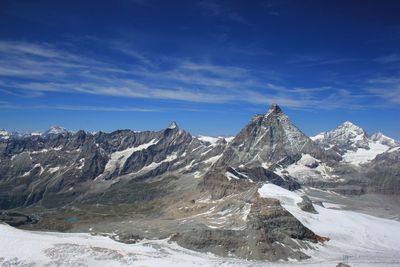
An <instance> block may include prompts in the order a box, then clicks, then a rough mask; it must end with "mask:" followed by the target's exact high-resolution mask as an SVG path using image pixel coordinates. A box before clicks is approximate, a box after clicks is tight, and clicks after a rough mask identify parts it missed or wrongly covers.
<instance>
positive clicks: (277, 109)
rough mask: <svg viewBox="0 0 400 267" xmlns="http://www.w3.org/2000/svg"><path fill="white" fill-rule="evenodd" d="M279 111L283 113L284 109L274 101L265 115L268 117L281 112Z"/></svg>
mask: <svg viewBox="0 0 400 267" xmlns="http://www.w3.org/2000/svg"><path fill="white" fill-rule="evenodd" d="M279 113H283V112H282V109H281V108H280V107H279V106H278V104H276V103H272V104H271V107H270V108H269V110H268V112H267V114H265V117H267V116H268V115H270V114H279Z"/></svg>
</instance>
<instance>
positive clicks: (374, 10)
mask: <svg viewBox="0 0 400 267" xmlns="http://www.w3.org/2000/svg"><path fill="white" fill-rule="evenodd" d="M399 13H400V3H399V2H398V1H290V0H280V1H216V0H204V1H183V0H182V1H156V0H148V1H146V0H114V1H99V0H97V1H71V0H70V1H43V0H42V1H11V0H2V1H0V128H6V129H8V130H18V131H35V130H44V129H46V128H48V127H49V126H51V125H61V126H64V127H66V128H69V129H72V130H77V129H85V130H88V131H97V130H103V131H112V130H115V129H134V130H146V129H148V130H159V129H162V128H165V127H167V126H168V124H169V123H170V122H171V121H173V120H175V121H177V122H178V125H179V126H180V127H181V128H184V129H186V130H188V131H190V132H191V133H193V134H208V135H232V134H236V133H237V132H238V131H239V130H240V129H241V128H242V127H243V126H244V125H245V124H246V123H247V122H248V121H249V120H250V118H251V117H252V116H253V115H254V114H257V113H265V112H266V111H267V109H268V107H269V105H270V104H271V103H272V102H276V103H278V104H279V105H280V106H281V107H282V108H283V109H284V111H285V112H286V113H287V114H288V115H289V116H290V117H291V119H292V120H293V121H294V123H295V124H296V125H297V126H298V127H299V128H301V129H302V130H303V131H304V132H305V133H306V134H309V135H314V134H316V133H318V132H320V131H326V130H330V129H333V128H335V127H336V126H337V125H338V124H340V123H342V122H343V121H345V120H350V121H353V122H354V123H356V124H358V125H360V126H361V127H363V128H364V129H366V130H367V132H369V133H373V132H375V131H378V130H380V131H382V132H384V133H385V134H387V135H389V136H392V137H394V138H397V139H400V124H399V123H398V121H399V118H398V117H399V115H400V76H399V73H400V16H399V15H398V14H399Z"/></svg>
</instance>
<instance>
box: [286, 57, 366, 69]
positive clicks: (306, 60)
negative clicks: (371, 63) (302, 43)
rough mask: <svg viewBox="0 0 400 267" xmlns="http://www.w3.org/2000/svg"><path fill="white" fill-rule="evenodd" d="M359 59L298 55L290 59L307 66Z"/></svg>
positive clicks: (293, 62) (291, 61) (292, 61)
mask: <svg viewBox="0 0 400 267" xmlns="http://www.w3.org/2000/svg"><path fill="white" fill-rule="evenodd" d="M356 61H359V59H357V58H329V57H321V56H298V57H296V58H294V59H292V60H290V61H289V63H292V64H300V65H304V66H307V67H313V66H321V65H332V64H342V63H349V62H356Z"/></svg>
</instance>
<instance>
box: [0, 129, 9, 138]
mask: <svg viewBox="0 0 400 267" xmlns="http://www.w3.org/2000/svg"><path fill="white" fill-rule="evenodd" d="M10 136H11V134H10V133H9V132H7V131H6V130H4V129H0V140H6V139H9V138H10Z"/></svg>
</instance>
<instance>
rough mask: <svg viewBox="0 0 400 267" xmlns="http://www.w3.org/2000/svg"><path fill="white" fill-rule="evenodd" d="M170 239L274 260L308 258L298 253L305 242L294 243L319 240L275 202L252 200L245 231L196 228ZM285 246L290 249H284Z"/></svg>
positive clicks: (201, 248) (191, 246)
mask: <svg viewBox="0 0 400 267" xmlns="http://www.w3.org/2000/svg"><path fill="white" fill-rule="evenodd" d="M172 240H173V241H176V242H177V243H178V244H179V245H181V246H183V247H186V248H189V249H194V250H197V251H202V252H212V253H215V254H217V255H221V256H229V255H230V256H236V257H240V258H246V259H257V260H272V261H276V260H278V259H288V258H295V259H299V260H300V259H306V258H308V256H307V255H306V254H304V253H303V252H301V251H299V250H297V249H299V248H306V247H307V245H306V243H304V244H303V245H299V244H301V243H296V242H294V241H293V240H297V241H300V242H301V241H309V242H313V243H316V242H318V240H319V237H318V236H317V235H315V234H314V233H313V232H312V231H310V230H309V229H307V228H306V227H304V226H303V225H302V224H301V223H300V222H299V221H298V220H297V219H296V218H294V217H293V216H292V215H291V214H290V213H289V212H288V211H286V210H285V209H283V208H282V206H281V205H280V203H279V201H278V200H275V199H266V198H255V199H254V200H253V202H252V206H251V210H250V213H249V215H248V222H247V227H246V228H245V229H243V230H221V229H209V228H203V229H199V228H197V229H193V230H192V231H188V232H184V233H179V234H176V235H174V236H173V238H172ZM285 246H289V247H291V248H292V249H290V250H287V249H285Z"/></svg>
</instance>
